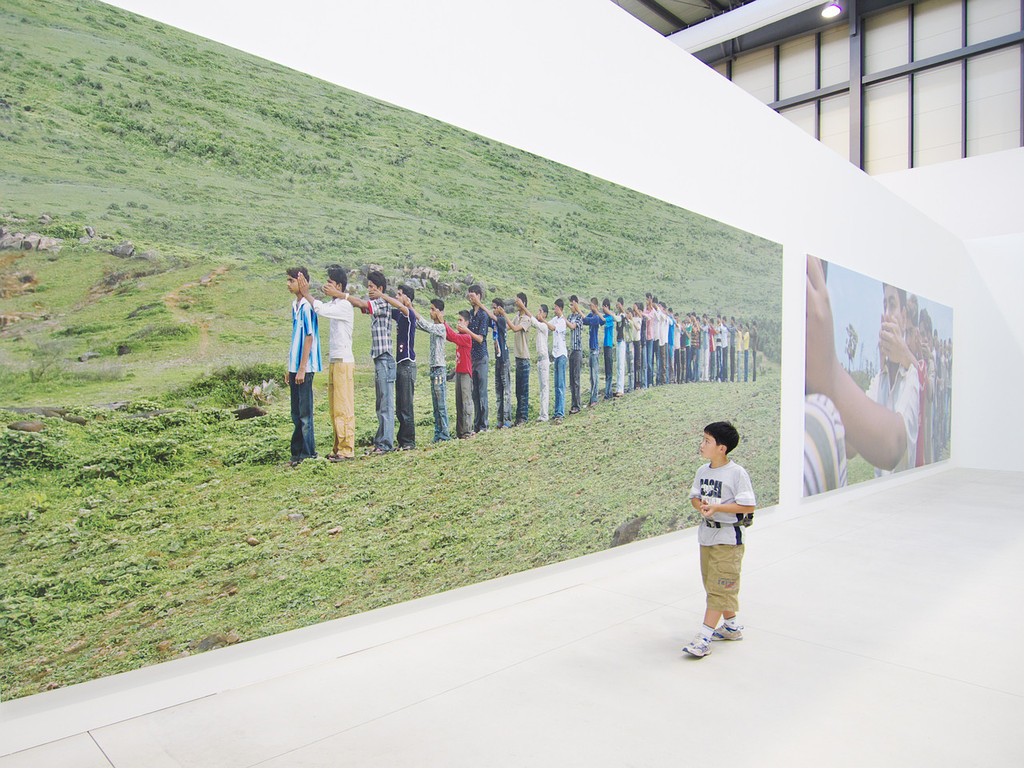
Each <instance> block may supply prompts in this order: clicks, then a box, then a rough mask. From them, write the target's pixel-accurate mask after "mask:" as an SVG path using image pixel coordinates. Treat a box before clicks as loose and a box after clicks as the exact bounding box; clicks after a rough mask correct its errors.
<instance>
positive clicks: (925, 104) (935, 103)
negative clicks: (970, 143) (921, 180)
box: [914, 62, 963, 168]
mask: <svg viewBox="0 0 1024 768" xmlns="http://www.w3.org/2000/svg"><path fill="white" fill-rule="evenodd" d="M962 76H963V64H961V63H960V62H956V63H955V64H948V65H946V66H944V67H936V68H935V69H930V70H928V71H927V72H920V73H918V74H916V75H914V167H915V168H917V167H919V166H922V165H931V164H932V163H943V162H946V161H947V160H959V159H960V150H961V140H962V136H963V125H962V122H961V119H960V99H961V92H962Z"/></svg>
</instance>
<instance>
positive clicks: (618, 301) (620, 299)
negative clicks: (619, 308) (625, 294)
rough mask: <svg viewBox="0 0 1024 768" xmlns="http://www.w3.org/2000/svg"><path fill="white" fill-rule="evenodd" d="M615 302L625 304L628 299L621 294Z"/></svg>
mask: <svg viewBox="0 0 1024 768" xmlns="http://www.w3.org/2000/svg"><path fill="white" fill-rule="evenodd" d="M615 303H616V304H623V305H624V304H625V303H626V300H625V299H624V298H622V297H621V296H619V298H617V299H616V300H615Z"/></svg>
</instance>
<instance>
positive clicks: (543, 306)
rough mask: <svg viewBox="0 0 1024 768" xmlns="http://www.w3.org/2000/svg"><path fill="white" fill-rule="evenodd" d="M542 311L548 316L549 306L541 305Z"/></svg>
mask: <svg viewBox="0 0 1024 768" xmlns="http://www.w3.org/2000/svg"><path fill="white" fill-rule="evenodd" d="M540 311H541V312H543V313H544V314H545V315H546V314H547V313H548V305H547V304H541V305H540Z"/></svg>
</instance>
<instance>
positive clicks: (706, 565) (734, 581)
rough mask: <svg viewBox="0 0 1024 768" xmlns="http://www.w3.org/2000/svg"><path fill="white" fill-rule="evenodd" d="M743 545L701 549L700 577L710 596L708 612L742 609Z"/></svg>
mask: <svg viewBox="0 0 1024 768" xmlns="http://www.w3.org/2000/svg"><path fill="white" fill-rule="evenodd" d="M744 548H745V545H743V544H716V545H715V546H711V547H705V546H702V547H701V548H700V575H701V576H702V577H703V579H704V591H705V592H707V594H708V610H711V611H738V610H739V609H740V601H739V593H740V565H741V564H742V563H743V552H744Z"/></svg>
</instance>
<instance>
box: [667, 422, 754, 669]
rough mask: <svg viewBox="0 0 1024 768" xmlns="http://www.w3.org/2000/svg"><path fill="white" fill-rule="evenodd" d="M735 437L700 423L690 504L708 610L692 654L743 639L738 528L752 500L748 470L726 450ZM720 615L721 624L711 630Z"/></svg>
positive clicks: (719, 426)
mask: <svg viewBox="0 0 1024 768" xmlns="http://www.w3.org/2000/svg"><path fill="white" fill-rule="evenodd" d="M739 441H740V435H739V432H737V431H736V427H734V426H733V425H732V424H730V423H729V422H727V421H716V422H714V423H712V424H708V425H707V426H706V427H704V437H703V439H702V440H701V443H700V455H701V456H703V457H704V458H705V459H707V460H708V462H709V463H708V464H705V465H704V466H702V467H701V468H700V469H698V470H697V476H696V477H695V478H694V480H693V487H692V488H691V489H690V503H691V504H692V505H693V508H694V509H696V510H697V511H698V512H700V513H701V515H702V517H703V521H702V522H701V525H700V530H699V531H698V532H697V541H698V543H699V544H700V572H701V576H702V577H703V580H704V591H705V592H706V593H707V610H706V611H705V612H704V623H703V625H701V628H700V631H699V632H698V633H697V636H696V637H694V638H693V640H691V641H690V642H689V644H687V645H686V646H684V647H683V652H684V653H688V654H690V655H691V656H695V657H697V658H701V657H704V656H707V655H708V654H709V653H711V641H712V640H741V639H743V625H742V624H740V623H739V620H738V619H737V618H736V611H737V610H739V599H738V596H739V591H740V566H741V564H742V563H743V551H744V546H745V544H744V536H743V530H744V528H746V527H747V526H748V525H750V521H751V519H752V517H751V516H752V515H753V513H754V504H755V501H754V488H753V486H752V485H751V484H750V475H748V474H747V470H745V469H744V468H743V467H741V466H740V465H739V464H737V463H735V462H733V461H730V460H729V456H728V454H729V452H730V451H731V450H732V449H733V448H735V447H736V446H737V445H738V444H739ZM721 618H724V619H725V623H724V624H722V626H721V627H718V628H717V629H716V626H717V625H718V620H719V619H721Z"/></svg>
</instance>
